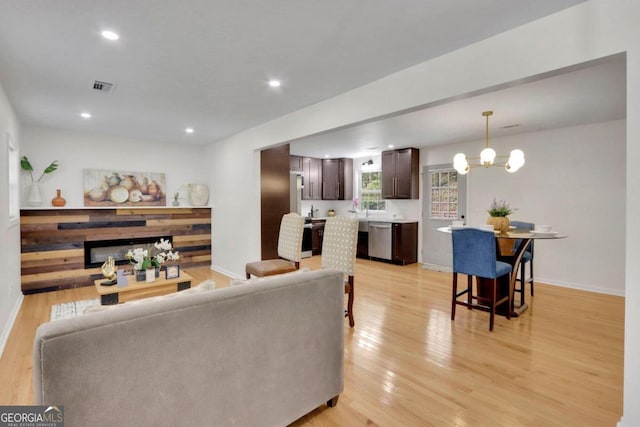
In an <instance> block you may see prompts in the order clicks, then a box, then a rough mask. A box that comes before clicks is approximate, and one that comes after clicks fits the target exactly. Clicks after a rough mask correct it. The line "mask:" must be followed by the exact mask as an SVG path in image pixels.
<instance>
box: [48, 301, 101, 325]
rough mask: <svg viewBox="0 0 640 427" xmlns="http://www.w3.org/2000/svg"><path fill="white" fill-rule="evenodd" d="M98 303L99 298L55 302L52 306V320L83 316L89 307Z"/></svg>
mask: <svg viewBox="0 0 640 427" xmlns="http://www.w3.org/2000/svg"><path fill="white" fill-rule="evenodd" d="M97 304H100V300H99V299H98V298H96V299H85V300H81V301H71V302H65V303H63V304H55V305H53V306H51V320H58V319H66V318H68V317H76V316H81V315H82V313H84V310H85V309H86V308H87V307H90V306H92V305H97Z"/></svg>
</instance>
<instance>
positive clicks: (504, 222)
mask: <svg viewBox="0 0 640 427" xmlns="http://www.w3.org/2000/svg"><path fill="white" fill-rule="evenodd" d="M513 211H514V209H511V207H510V206H509V204H508V203H507V202H505V201H504V200H496V199H493V202H492V203H491V206H490V207H489V209H488V210H487V212H488V213H489V218H488V219H487V224H489V225H493V229H494V230H498V231H508V230H509V224H510V222H509V215H511V214H512V213H513Z"/></svg>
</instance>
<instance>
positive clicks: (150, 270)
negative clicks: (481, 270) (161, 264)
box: [145, 268, 156, 283]
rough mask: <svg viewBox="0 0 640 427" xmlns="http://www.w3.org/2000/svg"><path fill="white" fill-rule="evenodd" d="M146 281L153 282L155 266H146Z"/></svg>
mask: <svg viewBox="0 0 640 427" xmlns="http://www.w3.org/2000/svg"><path fill="white" fill-rule="evenodd" d="M145 273H146V278H147V283H153V282H154V281H155V280H156V269H155V268H147V269H146V270H145Z"/></svg>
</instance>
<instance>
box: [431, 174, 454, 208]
mask: <svg viewBox="0 0 640 427" xmlns="http://www.w3.org/2000/svg"><path fill="white" fill-rule="evenodd" d="M431 218H432V219H452V218H454V219H456V218H458V173H457V172H455V171H433V172H431Z"/></svg>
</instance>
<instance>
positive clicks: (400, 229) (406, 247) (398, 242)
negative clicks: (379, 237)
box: [391, 222, 418, 265]
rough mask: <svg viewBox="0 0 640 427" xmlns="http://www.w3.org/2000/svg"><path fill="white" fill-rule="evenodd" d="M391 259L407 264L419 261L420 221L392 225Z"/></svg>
mask: <svg viewBox="0 0 640 427" xmlns="http://www.w3.org/2000/svg"><path fill="white" fill-rule="evenodd" d="M391 260H392V261H393V262H395V263H398V264H402V265H407V264H413V263H414V262H418V223H417V222H407V223H395V222H394V223H393V224H392V225H391Z"/></svg>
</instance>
